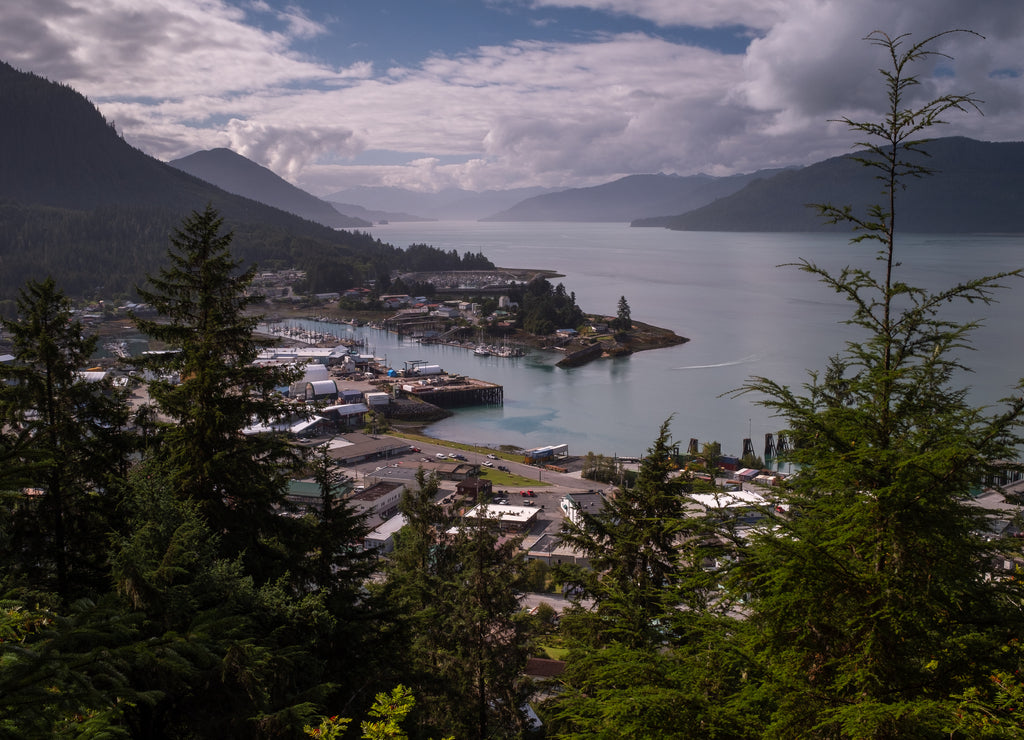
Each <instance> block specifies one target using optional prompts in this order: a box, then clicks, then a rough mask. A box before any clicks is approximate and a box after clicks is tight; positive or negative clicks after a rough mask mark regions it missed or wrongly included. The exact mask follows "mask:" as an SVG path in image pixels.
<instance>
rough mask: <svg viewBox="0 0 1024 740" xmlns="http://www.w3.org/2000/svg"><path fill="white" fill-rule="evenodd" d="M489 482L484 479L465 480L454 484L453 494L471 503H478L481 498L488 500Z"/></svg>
mask: <svg viewBox="0 0 1024 740" xmlns="http://www.w3.org/2000/svg"><path fill="white" fill-rule="evenodd" d="M491 488H492V483H491V481H489V480H487V479H486V478H465V479H464V480H460V481H459V482H458V483H456V484H455V493H457V494H458V495H459V496H464V497H465V498H468V499H470V500H472V501H480V500H481V497H484V498H488V499H489V498H490V496H491Z"/></svg>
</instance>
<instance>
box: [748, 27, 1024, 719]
mask: <svg viewBox="0 0 1024 740" xmlns="http://www.w3.org/2000/svg"><path fill="white" fill-rule="evenodd" d="M945 35H946V34H938V35H937V36H931V37H929V38H926V39H924V40H923V41H920V42H917V43H913V44H911V43H910V41H909V39H908V37H907V36H906V35H901V36H895V37H890V36H888V35H886V34H884V33H881V32H875V33H873V34H871V35H870V36H868V41H869V42H871V43H872V44H874V45H876V46H878V47H880V48H881V49H882V50H883V51H884V52H885V53H886V54H887V56H888V60H889V63H890V66H889V67H888V68H886V69H883V70H882V75H883V78H884V80H885V88H886V93H887V95H888V109H887V110H886V113H885V116H884V118H883V119H882V120H881V121H879V122H868V123H861V122H854V121H850V120H846V123H847V124H848V125H849V126H850V127H852V128H853V129H854V130H855V131H857V132H859V133H860V134H863V135H866V136H867V137H869V138H868V140H867V141H866V142H864V144H863V146H864V147H865V151H864V152H863V154H861V155H858V157H857V159H858V160H859V161H861V162H862V163H863V164H864V165H866V166H867V167H868V168H870V169H872V170H874V171H875V173H876V175H877V177H878V179H879V181H880V182H881V183H882V188H883V192H884V195H885V202H884V204H882V205H878V206H873V207H871V208H870V209H869V211H868V212H867V213H866V214H863V215H861V214H858V213H855V212H854V211H853V210H852V209H851V208H849V207H842V206H832V205H827V204H826V205H823V206H821V207H820V210H821V212H822V213H823V214H824V215H825V216H826V217H827V218H828V219H829V220H831V221H834V222H840V223H848V224H850V225H851V226H852V227H853V229H854V230H855V232H856V236H855V237H854V239H853V241H854V242H855V243H858V242H869V243H871V242H873V243H876V244H877V245H878V250H877V253H876V258H877V259H878V261H879V262H880V264H881V265H882V268H883V269H882V270H881V271H880V272H879V274H876V273H874V272H872V271H870V270H868V269H865V268H859V267H847V268H845V269H843V270H842V271H840V272H839V273H838V274H833V273H830V272H828V271H826V270H825V269H823V268H821V267H819V266H817V265H816V264H814V263H813V262H810V261H803V262H801V263H800V264H799V267H800V269H802V270H804V271H806V272H808V273H810V274H811V275H813V276H815V277H816V278H818V279H819V280H821V281H822V282H824V283H825V284H826V285H828V286H829V287H830V288H832V289H833V290H835V291H836V293H838V294H839V295H840V296H842V297H843V298H844V299H845V300H847V301H849V302H850V305H851V307H852V316H851V318H850V319H849V320H848V322H847V323H849V324H850V325H852V326H853V327H855V329H857V330H859V331H860V332H862V335H861V337H860V338H859V339H856V340H853V341H851V342H849V343H848V344H847V345H846V349H845V351H843V352H842V353H840V354H839V355H837V356H836V357H834V358H832V360H831V361H830V363H829V365H828V367H827V368H826V370H825V371H824V372H822V373H820V374H818V373H812V374H811V376H810V380H809V381H808V382H807V383H806V384H805V385H804V388H803V391H802V392H798V391H795V390H793V389H792V388H790V387H788V386H785V385H782V384H780V383H778V382H776V381H773V380H770V379H768V378H753V379H752V380H751V381H749V382H748V383H747V385H746V386H745V388H744V392H752V393H756V394H758V395H759V396H760V398H761V403H763V404H764V405H765V406H767V407H768V408H770V409H772V410H774V411H775V412H776V413H777V414H778V415H780V416H781V417H782V418H783V419H784V420H785V421H786V423H787V424H788V427H789V428H788V430H787V431H788V433H789V434H791V435H792V436H793V438H794V439H795V440H796V447H795V450H794V451H793V452H792V453H791V454H790V457H789V459H790V460H791V461H792V462H794V463H796V464H797V466H798V473H797V474H796V475H795V476H794V479H793V481H792V483H791V485H790V486H788V487H787V489H786V490H785V491H782V492H780V494H779V495H780V496H782V500H783V501H784V503H785V504H787V505H788V509H789V511H790V514H789V516H786V517H779V518H777V519H776V520H775V521H774V523H773V524H774V526H773V527H772V528H771V529H766V530H765V531H763V532H762V534H761V535H760V536H758V537H756V538H755V539H754V541H753V542H752V543H751V546H750V547H749V548H748V549H747V551H746V553H745V556H744V559H743V561H742V564H741V569H740V574H741V575H742V578H741V579H740V580H739V581H737V584H736V585H737V586H738V587H739V588H741V589H742V590H743V591H744V592H745V593H747V594H749V596H750V597H751V600H750V602H749V604H748V606H747V609H748V610H749V621H750V624H751V627H752V630H751V635H753V636H755V639H754V640H753V643H752V645H751V646H750V651H751V653H752V654H756V655H757V656H758V668H757V670H763V671H764V674H765V680H764V683H763V684H762V685H761V687H760V689H759V690H758V691H757V692H756V694H753V693H752V694H751V696H755V695H756V697H757V699H758V700H763V699H764V698H765V697H766V696H767V697H770V700H771V701H772V702H774V703H775V709H774V712H773V713H772V716H771V719H770V722H769V725H768V728H767V730H766V732H767V733H768V734H769V735H771V736H776V737H797V736H801V737H808V736H816V737H860V738H883V737H885V738H888V737H939V736H940V735H941V736H944V737H948V736H950V735H949V733H950V732H951V730H952V729H953V728H954V727H956V725H957V719H956V718H957V716H958V715H959V714H961V713H962V712H963V704H962V703H961V700H962V697H963V696H964V695H965V692H966V693H970V692H980V695H981V696H984V697H992V696H993V694H994V693H995V692H996V691H997V688H996V687H995V686H994V685H993V684H992V677H993V676H995V675H1000V673H999V672H1000V671H1006V672H1008V673H1012V672H1013V670H1015V669H1017V668H1019V655H1018V653H1017V651H1016V650H1014V649H1012V647H1013V645H1014V644H1015V641H1016V640H1017V639H1018V638H1019V635H1020V634H1021V629H1022V628H1024V619H1022V612H1021V603H1022V602H1021V597H1022V596H1024V594H1022V592H1021V588H1020V585H1019V582H1018V581H1016V580H1014V579H1006V578H1001V577H999V576H998V575H996V574H993V573H992V572H991V562H992V559H993V557H994V556H995V555H996V553H997V552H998V549H999V547H1000V546H1001V544H1000V543H999V542H998V541H989V540H988V539H987V538H986V537H984V536H983V535H982V533H983V532H985V531H986V529H987V524H988V517H987V516H986V513H985V512H984V511H982V510H981V509H979V508H978V507H976V506H974V505H972V503H971V495H972V493H973V491H974V490H975V489H976V487H977V486H979V485H980V484H981V483H982V482H983V481H984V480H985V479H986V477H987V475H988V474H989V473H990V472H991V471H992V469H993V465H994V464H995V462H996V461H998V460H1007V459H1014V458H1015V457H1016V448H1017V446H1018V445H1019V444H1020V443H1021V438H1020V436H1019V433H1018V429H1019V426H1020V422H1021V414H1022V411H1024V400H1022V398H1021V397H1020V395H1015V396H1013V397H1012V398H1009V399H1007V400H1006V401H1005V405H1004V406H1003V408H1002V409H1001V410H997V411H994V412H989V411H987V410H985V409H978V408H975V407H974V406H972V405H971V404H970V403H969V402H968V400H967V392H966V389H963V388H961V387H958V386H957V385H955V374H956V372H957V371H958V370H960V369H961V367H962V366H961V363H960V360H959V355H958V353H959V351H961V350H962V349H964V348H966V347H968V346H969V341H968V338H969V333H970V331H971V330H972V329H973V328H974V326H975V323H974V322H971V323H967V324H959V323H955V322H952V321H950V320H948V319H945V318H943V317H941V316H940V313H939V312H940V309H941V308H942V307H944V306H945V304H947V303H949V302H951V301H972V302H977V303H982V304H985V303H988V302H989V301H991V300H992V297H993V292H994V291H995V290H996V289H997V288H999V287H1001V285H1002V283H1003V282H1004V281H1005V280H1006V279H1007V278H1009V277H1017V276H1018V275H1019V274H1020V271H1011V272H1006V273H1001V274H997V275H991V276H987V277H981V278H975V279H965V280H964V281H963V282H961V283H959V284H957V285H953V286H952V287H949V288H945V289H941V290H938V291H936V292H930V291H926V290H924V289H921V288H917V287H914V286H912V285H909V284H908V283H906V282H904V281H903V280H901V279H900V278H899V277H898V274H899V268H900V265H899V260H898V256H897V249H896V224H897V223H898V220H897V214H898V196H899V192H900V191H901V190H902V188H903V187H904V185H905V184H906V182H907V181H908V180H909V179H912V178H916V177H920V176H923V175H926V174H929V172H928V170H927V168H926V167H925V166H924V163H923V160H922V158H921V157H922V154H923V152H924V150H925V147H924V144H925V142H924V141H923V136H924V133H925V131H926V130H927V129H928V128H929V127H931V126H933V125H936V124H939V123H941V122H942V117H943V116H944V115H945V114H947V113H949V112H952V111H964V110H970V109H973V108H974V107H975V106H976V104H977V101H976V100H975V99H974V98H973V97H972V96H970V95H954V94H950V95H943V96H940V97H938V98H935V99H933V100H930V101H927V102H924V103H915V102H914V99H913V93H914V92H915V90H914V88H915V87H916V86H917V85H919V84H920V80H919V79H918V77H917V76H916V75H914V74H912V73H911V70H910V68H911V66H912V65H914V64H915V63H920V62H922V61H925V60H928V59H929V58H931V57H934V56H936V55H937V52H935V51H933V50H932V47H933V46H934V44H935V43H936V42H937V41H939V40H940V39H941V38H942V37H944V36H945ZM1019 390H1020V388H1018V391H1019ZM994 705H995V702H993V706H994ZM1012 709H1013V707H1012V705H1011V706H1010V707H1009V711H1007V707H1006V706H1003V707H1002V708H1001V709H1000V710H993V712H994V714H993V715H992V717H993V719H994V721H995V723H994V724H993V725H992V726H991V727H992V729H993V731H999V728H998V727H997V725H998V724H999V723H1002V727H1003V728H1004V729H1011V728H1017V731H1019V730H1020V726H1019V724H1018V721H1017V720H1015V719H1014V718H1013V714H1012ZM1000 736H1002V735H1000Z"/></svg>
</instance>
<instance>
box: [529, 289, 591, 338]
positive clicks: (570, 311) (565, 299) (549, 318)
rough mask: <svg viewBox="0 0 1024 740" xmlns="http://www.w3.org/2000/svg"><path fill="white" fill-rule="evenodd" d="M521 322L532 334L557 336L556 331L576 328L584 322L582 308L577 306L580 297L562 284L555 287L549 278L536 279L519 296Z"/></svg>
mask: <svg viewBox="0 0 1024 740" xmlns="http://www.w3.org/2000/svg"><path fill="white" fill-rule="evenodd" d="M512 293H513V295H514V297H515V298H517V299H518V301H519V314H518V316H517V318H516V321H517V323H518V324H519V325H520V328H522V329H523V330H524V331H527V332H529V333H530V334H539V335H544V334H553V333H554V332H555V330H556V329H575V328H576V327H578V326H580V324H582V323H583V320H584V318H585V317H584V314H583V311H582V309H580V307H579V306H577V305H576V294H575V293H567V292H566V290H565V286H564V285H562V283H559V284H558V285H557V286H552V285H551V283H550V282H549V281H548V280H547V279H546V278H538V279H536V280H532V281H531V282H530V283H529V285H527V286H526V287H525V288H524V289H523V292H522V295H519V294H518V293H516V292H515V291H513V292H512Z"/></svg>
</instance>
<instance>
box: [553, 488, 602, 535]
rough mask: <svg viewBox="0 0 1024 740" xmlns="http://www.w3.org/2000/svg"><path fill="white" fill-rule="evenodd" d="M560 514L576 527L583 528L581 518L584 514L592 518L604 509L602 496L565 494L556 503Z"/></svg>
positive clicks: (598, 494)
mask: <svg viewBox="0 0 1024 740" xmlns="http://www.w3.org/2000/svg"><path fill="white" fill-rule="evenodd" d="M558 507H559V508H560V509H561V510H562V514H563V515H564V516H565V518H566V519H568V520H569V521H570V522H572V524H573V525H574V526H576V527H580V528H582V527H583V517H582V516H581V514H582V513H583V512H586V513H587V514H589V515H591V516H593V515H595V514H597V513H598V512H600V511H601V509H603V508H604V496H603V495H601V494H600V493H567V494H566V495H565V496H564V497H562V500H561V501H559V502H558Z"/></svg>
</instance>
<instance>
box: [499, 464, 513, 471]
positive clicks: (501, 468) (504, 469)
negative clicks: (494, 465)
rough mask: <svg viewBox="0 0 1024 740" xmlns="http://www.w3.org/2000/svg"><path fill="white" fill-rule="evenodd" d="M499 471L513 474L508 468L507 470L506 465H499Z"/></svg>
mask: <svg viewBox="0 0 1024 740" xmlns="http://www.w3.org/2000/svg"><path fill="white" fill-rule="evenodd" d="M498 470H500V471H501V472H502V473H510V472H512V471H510V470H509V469H508V468H506V467H505V466H504V465H499V466H498Z"/></svg>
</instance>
